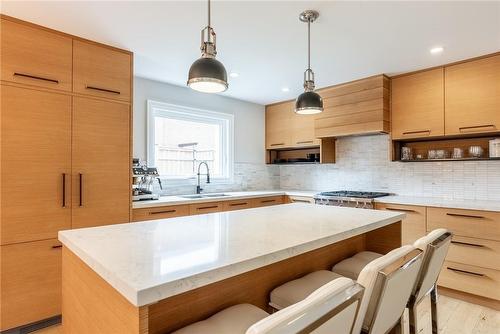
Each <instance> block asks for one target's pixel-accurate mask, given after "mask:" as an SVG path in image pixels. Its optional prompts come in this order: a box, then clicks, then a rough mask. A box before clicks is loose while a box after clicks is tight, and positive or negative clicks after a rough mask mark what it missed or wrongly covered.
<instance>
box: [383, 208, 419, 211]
mask: <svg viewBox="0 0 500 334" xmlns="http://www.w3.org/2000/svg"><path fill="white" fill-rule="evenodd" d="M385 209H386V210H389V211H401V212H416V211H415V210H411V209H398V208H385Z"/></svg>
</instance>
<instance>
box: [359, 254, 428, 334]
mask: <svg viewBox="0 0 500 334" xmlns="http://www.w3.org/2000/svg"><path fill="white" fill-rule="evenodd" d="M421 265H422V251H420V250H418V249H416V248H415V247H413V246H411V245H406V246H403V247H400V248H397V249H395V250H393V251H391V252H389V253H387V254H386V255H384V256H382V257H380V258H378V259H375V260H373V261H372V262H370V263H368V264H367V265H366V266H365V267H364V268H363V270H361V272H360V273H359V276H358V283H359V284H361V285H362V286H363V287H364V288H365V294H364V297H363V300H362V301H361V305H360V310H359V315H358V317H357V320H356V323H355V325H354V330H353V333H355V334H359V333H361V330H362V329H363V328H364V329H365V330H366V331H368V332H369V333H377V334H378V333H386V332H387V331H388V330H389V329H391V328H392V327H393V326H394V325H395V324H396V323H397V321H398V320H399V318H400V317H401V315H402V314H403V312H404V309H405V308H406V304H407V302H408V299H409V298H410V296H411V293H412V291H413V287H414V286H415V282H416V280H417V277H418V273H419V270H420V267H421Z"/></svg>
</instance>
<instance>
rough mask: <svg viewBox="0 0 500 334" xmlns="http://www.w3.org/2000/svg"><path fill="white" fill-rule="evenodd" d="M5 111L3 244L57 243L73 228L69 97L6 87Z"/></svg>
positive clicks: (2, 162)
mask: <svg viewBox="0 0 500 334" xmlns="http://www.w3.org/2000/svg"><path fill="white" fill-rule="evenodd" d="M1 108H2V122H1V133H2V140H1V151H2V154H1V164H2V186H1V199H2V201H1V210H0V212H1V213H0V215H1V225H0V235H1V240H0V241H1V244H3V245H4V244H11V243H17V242H26V241H34V240H42V239H49V238H55V237H56V236H57V232H58V231H59V230H63V229H69V228H70V227H71V196H70V194H69V193H70V189H71V97H70V96H67V95H63V94H58V93H49V92H41V91H38V90H31V89H26V88H19V87H12V86H7V85H2V86H1ZM21 153H22V154H21ZM63 175H65V176H63ZM63 177H64V178H65V180H64V182H63ZM63 183H65V190H63ZM63 193H64V194H65V195H66V197H65V199H64V198H63ZM63 204H64V205H63Z"/></svg>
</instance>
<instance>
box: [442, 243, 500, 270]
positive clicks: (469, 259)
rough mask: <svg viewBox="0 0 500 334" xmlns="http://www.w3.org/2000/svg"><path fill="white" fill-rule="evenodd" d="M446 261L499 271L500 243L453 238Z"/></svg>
mask: <svg viewBox="0 0 500 334" xmlns="http://www.w3.org/2000/svg"><path fill="white" fill-rule="evenodd" d="M446 259H447V260H448V261H452V262H459V263H467V264H470V265H473V266H478V267H484V268H490V269H496V270H500V242H498V241H492V240H485V239H475V238H466V237H460V236H454V237H453V240H452V242H451V245H450V248H449V250H448V256H447V257H446Z"/></svg>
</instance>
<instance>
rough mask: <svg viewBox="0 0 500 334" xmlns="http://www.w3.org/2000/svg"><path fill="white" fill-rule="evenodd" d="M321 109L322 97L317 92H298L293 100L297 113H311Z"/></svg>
mask: <svg viewBox="0 0 500 334" xmlns="http://www.w3.org/2000/svg"><path fill="white" fill-rule="evenodd" d="M322 111H323V99H322V98H321V96H319V94H318V93H316V92H313V91H309V92H304V93H302V94H300V95H299V96H298V97H297V100H296V101H295V112H296V113H297V114H303V115H311V114H318V113H320V112H322Z"/></svg>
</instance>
